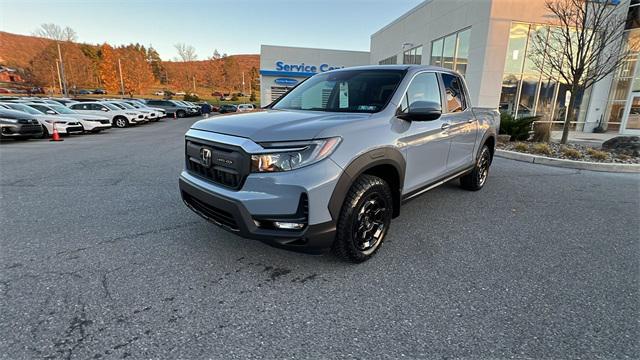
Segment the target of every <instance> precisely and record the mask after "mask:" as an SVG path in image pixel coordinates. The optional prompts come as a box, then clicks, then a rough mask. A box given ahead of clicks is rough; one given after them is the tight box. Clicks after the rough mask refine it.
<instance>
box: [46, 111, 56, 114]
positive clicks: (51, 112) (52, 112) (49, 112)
mask: <svg viewBox="0 0 640 360" xmlns="http://www.w3.org/2000/svg"><path fill="white" fill-rule="evenodd" d="M45 112H46V113H47V114H49V115H55V114H56V112H55V111H53V110H47V111H45Z"/></svg>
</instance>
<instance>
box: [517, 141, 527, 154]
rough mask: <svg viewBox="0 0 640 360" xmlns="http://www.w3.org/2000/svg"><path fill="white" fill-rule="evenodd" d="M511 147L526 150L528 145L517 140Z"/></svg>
mask: <svg viewBox="0 0 640 360" xmlns="http://www.w3.org/2000/svg"><path fill="white" fill-rule="evenodd" d="M513 148H514V149H516V151H520V152H527V151H528V150H529V145H527V144H525V143H521V142H519V143H516V144H515V145H514V146H513Z"/></svg>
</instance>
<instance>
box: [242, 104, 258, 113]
mask: <svg viewBox="0 0 640 360" xmlns="http://www.w3.org/2000/svg"><path fill="white" fill-rule="evenodd" d="M255 109H256V108H255V107H254V106H253V104H240V105H238V112H247V111H253V110H255Z"/></svg>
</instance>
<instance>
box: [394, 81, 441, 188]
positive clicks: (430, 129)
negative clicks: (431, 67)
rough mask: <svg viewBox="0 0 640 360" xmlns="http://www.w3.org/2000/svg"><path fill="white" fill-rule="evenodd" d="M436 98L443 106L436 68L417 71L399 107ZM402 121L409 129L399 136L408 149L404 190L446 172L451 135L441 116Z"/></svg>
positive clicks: (404, 107)
mask: <svg viewBox="0 0 640 360" xmlns="http://www.w3.org/2000/svg"><path fill="white" fill-rule="evenodd" d="M422 101H428V102H434V103H437V104H440V105H441V106H442V92H441V90H440V85H439V78H438V74H437V73H435V72H421V73H418V74H417V75H416V76H415V77H414V78H413V79H412V81H411V83H410V84H409V87H408V88H407V92H406V94H405V96H404V98H403V100H402V103H401V104H400V107H399V109H398V112H399V113H402V112H404V111H406V110H407V109H410V108H411V106H412V104H413V103H415V102H422ZM397 121H400V122H402V124H403V126H402V127H405V128H406V130H405V131H404V132H403V133H402V137H401V138H400V139H399V141H400V143H401V144H403V145H404V147H405V149H406V152H407V169H406V175H405V186H404V191H403V192H404V194H405V195H406V194H409V193H411V192H412V191H415V190H419V189H421V188H422V187H424V186H427V185H430V184H432V183H434V182H435V181H437V180H438V179H439V178H441V177H442V176H444V175H445V173H446V170H447V155H448V153H449V147H450V139H449V136H448V133H447V131H446V129H443V126H444V124H445V121H443V119H442V117H441V118H439V119H436V120H431V121H411V122H410V121H406V120H401V119H397Z"/></svg>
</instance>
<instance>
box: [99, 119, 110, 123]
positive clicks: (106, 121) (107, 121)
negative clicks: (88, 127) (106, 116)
mask: <svg viewBox="0 0 640 360" xmlns="http://www.w3.org/2000/svg"><path fill="white" fill-rule="evenodd" d="M100 124H111V121H109V120H100Z"/></svg>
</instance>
